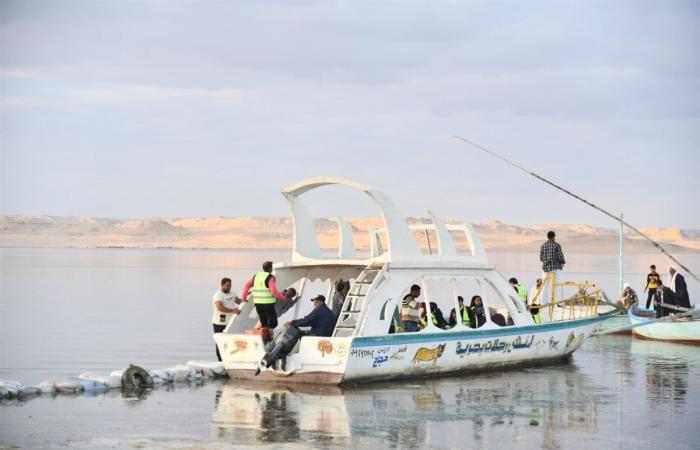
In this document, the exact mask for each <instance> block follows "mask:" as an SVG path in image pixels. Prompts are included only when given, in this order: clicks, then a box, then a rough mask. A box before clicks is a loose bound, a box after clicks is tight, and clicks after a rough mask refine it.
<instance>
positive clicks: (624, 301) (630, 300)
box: [617, 283, 639, 312]
mask: <svg viewBox="0 0 700 450" xmlns="http://www.w3.org/2000/svg"><path fill="white" fill-rule="evenodd" d="M623 288H624V289H623V290H622V295H621V296H620V300H618V301H617V303H618V304H619V305H620V306H622V309H624V310H625V312H627V311H629V310H630V309H631V308H634V307H635V306H637V304H638V303H639V299H638V298H637V293H636V292H634V289H632V288H631V287H630V284H629V283H625V284H624V285H623Z"/></svg>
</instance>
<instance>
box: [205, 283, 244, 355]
mask: <svg viewBox="0 0 700 450" xmlns="http://www.w3.org/2000/svg"><path fill="white" fill-rule="evenodd" d="M240 302H241V299H240V298H238V295H237V294H236V293H235V292H232V291H231V279H230V278H222V279H221V289H219V290H218V291H216V293H215V294H214V298H213V300H212V304H213V308H214V314H212V316H211V323H212V325H213V326H214V333H221V332H222V331H224V329H225V328H226V325H228V323H229V322H230V321H231V319H232V318H233V316H234V314H238V313H240V312H241V310H240V309H238V308H236V305H237V304H239V303H240ZM216 357H217V359H218V360H219V361H221V354H219V346H218V345H217V346H216Z"/></svg>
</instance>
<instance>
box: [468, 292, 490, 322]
mask: <svg viewBox="0 0 700 450" xmlns="http://www.w3.org/2000/svg"><path fill="white" fill-rule="evenodd" d="M469 310H470V311H471V319H472V321H471V323H470V324H469V326H470V327H471V328H479V327H481V326H482V325H483V324H485V323H486V312H485V311H484V302H483V301H482V300H481V296H479V295H475V296H474V297H472V301H471V303H470V304H469Z"/></svg>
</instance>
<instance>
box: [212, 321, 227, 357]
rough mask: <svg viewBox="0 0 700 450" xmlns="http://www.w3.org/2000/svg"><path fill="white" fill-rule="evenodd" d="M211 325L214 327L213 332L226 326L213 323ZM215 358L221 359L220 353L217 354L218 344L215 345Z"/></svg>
mask: <svg viewBox="0 0 700 450" xmlns="http://www.w3.org/2000/svg"><path fill="white" fill-rule="evenodd" d="M212 326H213V327H214V333H221V332H222V331H224V328H226V325H217V324H215V323H212ZM216 358H217V359H218V360H219V361H221V355H220V354H219V346H218V345H217V346H216Z"/></svg>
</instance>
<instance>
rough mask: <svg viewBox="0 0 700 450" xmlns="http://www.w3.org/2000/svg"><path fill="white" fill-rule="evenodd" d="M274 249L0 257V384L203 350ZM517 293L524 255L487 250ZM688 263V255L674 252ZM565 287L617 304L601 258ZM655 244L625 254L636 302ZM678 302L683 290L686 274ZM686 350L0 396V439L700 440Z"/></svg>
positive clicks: (52, 444)
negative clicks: (398, 374)
mask: <svg viewBox="0 0 700 450" xmlns="http://www.w3.org/2000/svg"><path fill="white" fill-rule="evenodd" d="M286 258H288V252H277V251H203V250H121V249H99V250H73V249H55V250H52V249H0V378H3V379H16V380H19V381H22V382H24V383H26V384H36V383H38V382H41V381H44V380H50V379H53V380H56V379H61V378H65V377H69V376H75V375H77V374H79V373H82V372H86V371H90V372H97V373H105V374H106V373H109V372H111V371H113V370H116V369H121V368H123V367H125V366H126V365H128V364H129V363H134V364H138V365H141V366H144V367H146V368H163V367H168V366H172V365H174V364H178V363H183V362H186V361H188V360H192V359H199V360H202V359H209V360H212V359H213V358H214V345H213V342H212V339H211V325H210V322H209V319H210V316H211V296H212V294H213V293H214V291H215V290H216V289H217V287H218V286H217V285H218V281H219V279H220V278H221V277H223V276H229V277H231V278H232V279H233V280H234V288H235V287H236V286H241V285H242V284H243V282H244V281H245V280H246V279H247V277H249V276H250V275H251V274H252V273H253V272H254V271H256V270H257V268H258V267H259V264H260V262H261V261H262V260H265V259H273V260H284V259H286ZM490 259H491V261H492V262H493V263H494V264H496V266H497V268H498V269H499V270H500V271H501V272H502V273H503V275H504V276H506V277H510V276H516V277H517V278H519V279H520V280H521V281H523V282H525V284H527V285H528V286H529V285H531V283H532V280H533V279H534V278H535V277H536V276H537V275H538V274H539V268H538V264H537V255H527V254H507V253H495V254H491V255H490ZM680 259H681V260H682V261H683V262H684V263H685V264H687V265H688V266H689V267H691V268H696V269H697V268H698V267H699V266H700V255H698V254H691V255H681V258H680ZM567 260H568V261H569V264H568V265H567V271H566V275H567V279H572V280H588V281H592V282H595V283H596V284H598V285H599V286H601V287H603V289H605V290H606V291H607V292H608V293H609V294H610V296H611V298H612V297H615V296H616V293H617V285H618V281H617V279H618V275H617V257H616V255H599V254H567ZM650 263H656V264H657V266H659V267H665V265H666V264H665V261H664V259H663V258H662V257H661V256H660V255H657V254H651V255H627V260H626V280H627V281H630V282H631V283H632V284H633V286H634V287H635V288H637V291H638V293H640V294H641V290H642V288H643V282H644V278H645V274H646V267H647V266H648V265H649V264H650ZM688 284H689V289H690V294H691V301H695V302H698V301H697V298H698V297H697V296H698V295H700V286H698V285H697V283H695V282H692V281H691V280H688ZM698 417H700V347H695V346H687V345H679V344H669V343H660V342H649V341H641V340H636V339H631V338H630V337H628V336H606V337H602V338H597V339H590V340H588V341H587V342H586V343H585V344H584V346H583V347H582V348H581V349H580V350H578V351H577V352H576V353H575V354H574V357H573V359H572V361H571V362H570V363H568V364H561V365H556V366H549V367H537V368H527V369H519V370H512V371H503V372H491V373H485V374H478V375H469V376H462V377H446V378H442V379H438V380H421V381H403V382H394V383H383V384H377V385H367V386H359V387H351V388H343V389H339V388H321V387H314V386H293V385H290V386H286V387H285V386H281V385H268V384H260V383H257V384H252V385H251V384H241V383H238V382H234V381H228V382H220V381H217V382H207V383H204V384H189V385H188V384H178V385H176V386H164V387H162V388H159V389H156V390H155V391H153V392H151V393H150V394H149V395H147V396H145V397H144V398H141V399H133V398H126V397H123V396H122V394H121V392H119V391H110V392H107V393H101V394H98V395H87V394H84V395H81V396H75V397H72V396H63V395H61V396H57V397H46V396H43V397H39V398H35V399H31V400H28V401H18V400H12V401H4V402H1V403H0V448H3V446H19V447H23V448H201V447H207V448H227V447H229V446H231V445H233V444H236V445H242V446H256V445H260V444H268V445H272V446H276V447H279V446H284V447H299V448H303V447H308V446H311V447H319V448H328V447H331V448H345V447H354V448H380V447H391V448H425V447H431V448H456V447H465V448H497V447H498V448H500V447H517V448H532V447H544V448H601V447H604V448H635V449H636V448H659V447H661V446H667V447H669V448H674V449H684V448H688V449H691V448H693V449H697V448H700V430H699V429H698V427H697V424H698Z"/></svg>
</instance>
